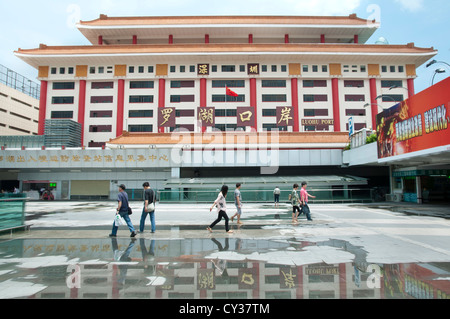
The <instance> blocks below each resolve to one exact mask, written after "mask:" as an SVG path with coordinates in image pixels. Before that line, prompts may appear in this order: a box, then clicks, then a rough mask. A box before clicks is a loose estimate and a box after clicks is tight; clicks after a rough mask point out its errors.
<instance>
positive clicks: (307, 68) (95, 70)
mask: <svg viewBox="0 0 450 319" xmlns="http://www.w3.org/2000/svg"><path fill="white" fill-rule="evenodd" d="M247 67H248V66H247V65H244V64H240V65H221V66H220V70H221V71H222V72H245V71H246V68H247ZM113 70H114V67H113V66H90V67H89V74H105V73H106V74H112V73H113ZM218 70H219V66H218V65H211V72H218ZM269 70H270V71H271V72H278V70H280V71H281V72H287V65H285V64H283V65H276V64H272V65H267V64H262V65H261V71H262V72H269ZM342 70H343V72H344V73H356V72H363V73H364V72H367V66H366V65H343V66H342ZM74 71H75V68H74V67H59V68H58V67H51V68H50V73H51V74H53V75H55V74H74ZM169 71H170V73H175V72H177V66H176V65H171V66H169ZM302 71H303V72H313V73H317V72H324V73H326V72H328V65H326V64H324V65H315V64H313V65H308V64H302ZM404 71H405V67H404V66H403V65H397V66H396V65H389V66H388V65H382V66H381V72H383V73H387V72H390V73H395V72H398V73H403V72H404ZM178 72H180V73H186V72H190V73H195V72H196V66H195V65H189V66H186V65H179V66H178ZM128 73H129V74H134V73H138V74H144V73H147V74H152V73H154V66H153V65H148V66H143V65H140V66H133V65H130V66H128Z"/></svg>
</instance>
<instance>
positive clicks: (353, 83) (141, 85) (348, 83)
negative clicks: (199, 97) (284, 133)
mask: <svg viewBox="0 0 450 319" xmlns="http://www.w3.org/2000/svg"><path fill="white" fill-rule="evenodd" d="M302 83H303V87H304V88H310V87H327V80H303V81H302ZM402 85H403V81H401V80H382V81H381V87H382V88H390V87H401V86H402ZM226 86H227V87H231V88H233V87H234V88H239V87H242V88H243V87H245V80H212V87H213V88H222V87H226ZM261 86H262V87H266V88H269V87H286V80H261ZM170 87H171V88H193V87H195V81H194V80H186V81H178V80H174V81H170ZM344 87H358V88H362V87H364V81H363V80H344ZM113 88H114V82H112V81H108V82H92V83H91V89H113ZM153 88H154V81H130V89H153ZM73 89H75V82H54V83H53V90H73Z"/></svg>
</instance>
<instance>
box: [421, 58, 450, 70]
mask: <svg viewBox="0 0 450 319" xmlns="http://www.w3.org/2000/svg"><path fill="white" fill-rule="evenodd" d="M435 63H443V64H446V65H447V66H449V67H450V64H448V63H447V62H444V61H436V60H431V61H430V62H428V63H427V65H426V66H425V67H426V68H428V67H429V66H432V65H433V64H435Z"/></svg>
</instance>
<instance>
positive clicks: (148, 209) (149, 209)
mask: <svg viewBox="0 0 450 319" xmlns="http://www.w3.org/2000/svg"><path fill="white" fill-rule="evenodd" d="M142 186H143V187H144V208H143V209H142V215H141V223H140V225H139V232H140V233H143V232H144V226H145V218H147V214H149V215H150V223H151V225H152V228H151V230H152V233H154V232H155V230H156V225H155V206H154V205H155V202H154V201H155V192H154V191H153V189H151V188H150V184H149V183H148V182H145V183H144V184H142Z"/></svg>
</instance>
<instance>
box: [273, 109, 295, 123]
mask: <svg viewBox="0 0 450 319" xmlns="http://www.w3.org/2000/svg"><path fill="white" fill-rule="evenodd" d="M292 125H294V109H293V108H292V107H291V106H278V107H277V126H292Z"/></svg>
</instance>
